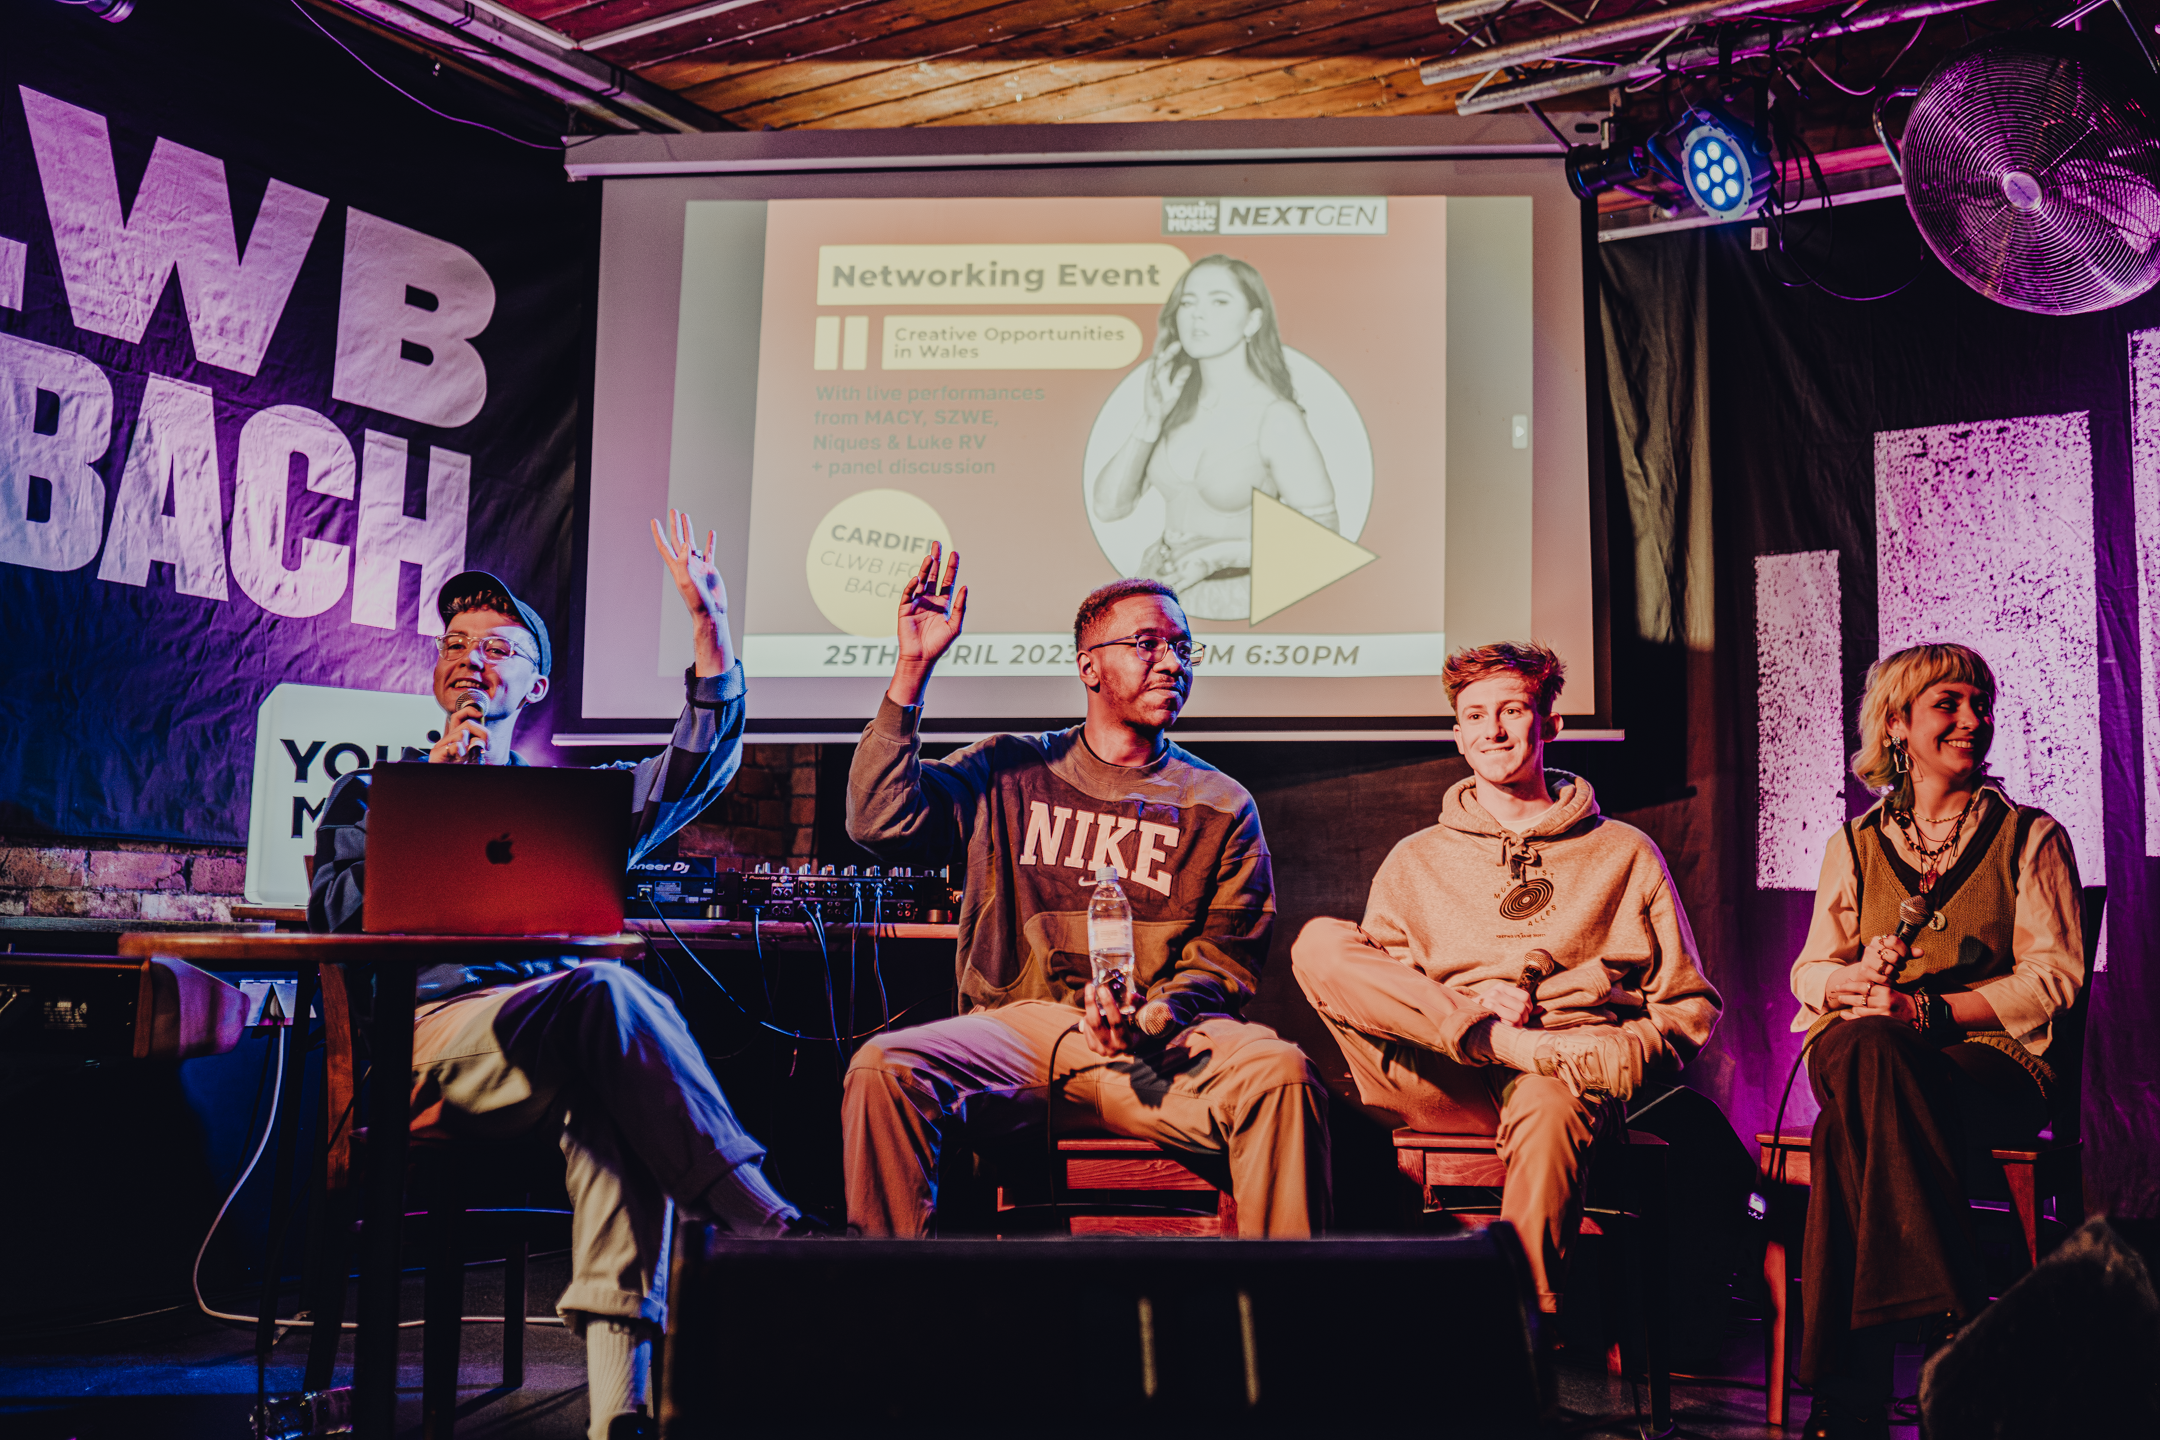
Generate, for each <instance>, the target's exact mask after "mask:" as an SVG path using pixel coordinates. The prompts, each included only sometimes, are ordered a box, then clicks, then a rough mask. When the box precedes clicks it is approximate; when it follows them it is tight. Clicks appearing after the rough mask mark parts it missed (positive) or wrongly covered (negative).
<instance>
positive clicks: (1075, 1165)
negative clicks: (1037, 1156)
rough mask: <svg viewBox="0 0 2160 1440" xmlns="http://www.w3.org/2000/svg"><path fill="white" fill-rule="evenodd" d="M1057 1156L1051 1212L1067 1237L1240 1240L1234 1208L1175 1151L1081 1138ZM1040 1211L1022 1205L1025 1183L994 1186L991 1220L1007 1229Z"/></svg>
mask: <svg viewBox="0 0 2160 1440" xmlns="http://www.w3.org/2000/svg"><path fill="white" fill-rule="evenodd" d="M1055 1153H1056V1158H1055V1164H1054V1166H1053V1167H1052V1170H1051V1175H1050V1198H1049V1206H1048V1209H1049V1214H1050V1216H1051V1218H1052V1220H1053V1222H1054V1224H1055V1226H1056V1228H1057V1229H1059V1230H1061V1231H1063V1232H1064V1233H1066V1234H1069V1235H1152V1236H1164V1235H1170V1236H1185V1237H1188V1238H1190V1237H1214V1238H1221V1239H1236V1238H1237V1233H1238V1221H1237V1201H1236V1200H1235V1199H1233V1198H1232V1197H1231V1195H1230V1192H1229V1191H1227V1190H1222V1189H1218V1188H1217V1186H1216V1184H1215V1182H1214V1181H1211V1180H1209V1179H1207V1178H1206V1177H1205V1176H1203V1175H1201V1174H1200V1173H1199V1172H1198V1171H1196V1170H1195V1169H1194V1168H1193V1167H1192V1165H1191V1164H1190V1163H1189V1162H1188V1161H1187V1160H1185V1159H1184V1158H1182V1157H1180V1156H1179V1155H1178V1153H1177V1152H1176V1151H1174V1150H1170V1149H1168V1148H1166V1147H1164V1146H1161V1145H1157V1144H1156V1143H1155V1142H1154V1141H1152V1140H1128V1139H1125V1138H1124V1137H1122V1136H1118V1135H1105V1134H1101V1133H1098V1132H1082V1133H1075V1134H1070V1135H1065V1136H1061V1137H1060V1138H1059V1139H1058V1141H1057V1143H1056V1152H1055ZM1042 1208H1043V1207H1041V1206H1039V1205H1037V1206H1030V1205H1029V1204H1028V1203H1027V1188H1026V1187H1025V1185H1024V1184H1018V1183H1015V1182H1013V1181H1011V1180H1004V1181H1000V1183H999V1184H998V1186H997V1201H996V1209H997V1214H996V1216H995V1217H993V1218H994V1220H996V1221H1004V1222H1006V1224H1007V1226H1011V1225H1013V1224H1014V1222H1017V1221H1018V1220H1019V1212H1022V1211H1025V1210H1029V1209H1033V1210H1037V1211H1040V1210H1041V1209H1042ZM1000 1228H1006V1227H1004V1226H1001V1227H1000Z"/></svg>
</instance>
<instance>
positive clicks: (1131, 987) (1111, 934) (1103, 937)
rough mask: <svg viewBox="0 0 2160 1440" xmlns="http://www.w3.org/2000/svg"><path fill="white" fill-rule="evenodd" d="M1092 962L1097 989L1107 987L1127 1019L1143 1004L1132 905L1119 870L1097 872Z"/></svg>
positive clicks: (1091, 915)
mask: <svg viewBox="0 0 2160 1440" xmlns="http://www.w3.org/2000/svg"><path fill="white" fill-rule="evenodd" d="M1088 962H1089V966H1090V968H1091V969H1092V970H1093V971H1094V972H1095V974H1094V979H1095V983H1096V984H1097V985H1099V986H1100V985H1107V986H1109V987H1110V993H1111V994H1112V995H1115V996H1116V997H1117V1002H1118V1008H1119V1009H1120V1010H1123V1011H1124V1012H1125V1013H1126V1014H1127V1015H1130V1014H1132V1013H1133V1010H1134V1008H1135V1007H1136V1006H1138V1004H1139V994H1138V988H1139V987H1138V986H1137V984H1136V983H1135V979H1136V977H1135V976H1134V974H1133V939H1132V902H1131V901H1130V900H1127V899H1126V898H1125V887H1124V886H1122V885H1120V884H1119V883H1118V873H1117V867H1116V866H1115V865H1105V866H1103V867H1102V868H1101V869H1100V870H1098V871H1096V872H1095V894H1094V896H1093V897H1092V898H1091V899H1089V901H1088Z"/></svg>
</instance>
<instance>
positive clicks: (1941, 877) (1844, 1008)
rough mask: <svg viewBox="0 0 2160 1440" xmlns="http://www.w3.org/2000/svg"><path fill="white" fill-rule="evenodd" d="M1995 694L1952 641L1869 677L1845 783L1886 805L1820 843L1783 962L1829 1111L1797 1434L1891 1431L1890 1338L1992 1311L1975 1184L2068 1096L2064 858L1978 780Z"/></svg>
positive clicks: (1892, 662) (2070, 921)
mask: <svg viewBox="0 0 2160 1440" xmlns="http://www.w3.org/2000/svg"><path fill="white" fill-rule="evenodd" d="M1995 694H1996V691H1995V676H1994V672H1993V671H1991V670H1990V669H1989V668H1988V664H1987V661H1985V660H1983V659H1982V658H1981V657H1980V655H1979V654H1978V653H1977V652H1976V651H1974V650H1972V649H1970V648H1968V647H1966V646H1964V645H1949V644H1943V645H1915V646H1913V647H1911V648H1910V649H1906V650H1900V651H1898V652H1897V653H1896V654H1894V655H1888V656H1885V657H1884V658H1883V659H1882V660H1880V661H1878V662H1876V664H1875V665H1874V666H1873V667H1872V668H1871V669H1870V670H1869V671H1868V678H1867V693H1866V695H1865V697H1864V698H1863V699H1862V700H1861V702H1860V734H1861V742H1862V743H1861V747H1860V750H1859V753H1858V754H1856V755H1855V756H1854V757H1853V773H1854V774H1856V775H1858V776H1859V777H1860V780H1861V782H1862V783H1864V784H1866V785H1867V786H1868V787H1869V788H1870V789H1873V790H1875V791H1876V792H1877V793H1878V794H1880V795H1881V796H1882V798H1881V799H1880V800H1879V801H1878V802H1877V803H1876V804H1875V805H1874V806H1872V807H1871V808H1870V809H1869V810H1868V811H1867V812H1866V813H1865V814H1863V815H1861V816H1860V817H1859V818H1858V819H1855V820H1851V821H1848V822H1847V823H1846V824H1845V825H1844V826H1843V827H1842V828H1841V829H1840V830H1839V832H1838V833H1837V834H1836V835H1835V836H1833V837H1832V838H1831V840H1830V843H1829V845H1828V846H1827V847H1826V848H1825V850H1824V853H1823V865H1822V879H1821V883H1820V884H1819V885H1818V886H1817V888H1816V891H1815V913H1814V918H1813V921H1812V923H1811V924H1810V925H1809V928H1808V937H1807V943H1806V945H1805V946H1804V947H1803V948H1802V950H1801V952H1800V958H1799V959H1798V960H1796V961H1794V962H1793V967H1792V988H1793V994H1794V995H1795V996H1796V997H1798V999H1799V1001H1800V1013H1799V1015H1798V1017H1797V1018H1796V1019H1795V1020H1794V1022H1793V1028H1794V1029H1796V1030H1799V1029H1805V1030H1807V1031H1808V1042H1807V1052H1806V1054H1807V1065H1808V1080H1809V1083H1810V1084H1811V1085H1812V1086H1813V1088H1814V1091H1815V1098H1816V1100H1817V1101H1818V1102H1819V1103H1820V1105H1821V1107H1822V1113H1821V1115H1820V1117H1819V1118H1818V1119H1817V1120H1816V1122H1815V1135H1814V1141H1813V1147H1812V1151H1811V1159H1812V1165H1813V1176H1814V1185H1813V1194H1812V1195H1811V1197H1810V1199H1809V1202H1808V1219H1807V1238H1806V1242H1805V1246H1804V1248H1803V1251H1802V1258H1801V1300H1802V1307H1803V1314H1804V1330H1803V1341H1802V1348H1801V1354H1800V1363H1799V1366H1798V1367H1797V1370H1798V1375H1799V1378H1800V1379H1801V1380H1802V1381H1804V1382H1809V1383H1812V1384H1813V1385H1814V1387H1815V1400H1814V1405H1813V1408H1812V1410H1811V1411H1810V1413H1809V1416H1808V1423H1807V1429H1806V1431H1805V1432H1804V1433H1805V1434H1806V1435H1807V1436H1808V1437H1811V1440H1816V1437H1821V1440H1836V1437H1846V1436H1887V1434H1888V1429H1887V1424H1888V1422H1887V1416H1886V1408H1887V1405H1888V1402H1889V1398H1890V1368H1891V1358H1892V1348H1893V1346H1894V1344H1895V1342H1896V1341H1897V1340H1898V1339H1899V1338H1900V1337H1901V1334H1902V1332H1904V1331H1907V1330H1911V1329H1913V1328H1914V1327H1913V1324H1912V1322H1932V1325H1933V1326H1942V1325H1945V1324H1947V1325H1949V1326H1955V1325H1959V1324H1962V1323H1963V1322H1964V1321H1965V1320H1967V1319H1969V1318H1970V1317H1971V1316H1972V1315H1973V1314H1974V1313H1975V1312H1976V1311H1977V1310H1978V1309H1979V1307H1980V1306H1981V1305H1983V1304H1985V1303H1986V1300H1987V1289H1986V1284H1985V1280H1984V1277H1983V1276H1982V1274H1981V1273H1980V1266H1979V1260H1978V1256H1977V1254H1976V1253H1975V1251H1974V1248H1973V1244H1972V1239H1971V1236H1970V1234H1969V1233H1968V1225H1969V1211H1968V1208H1967V1198H1966V1197H1967V1189H1968V1186H1967V1176H1968V1175H1971V1174H1976V1173H1982V1172H1979V1171H1977V1170H1975V1168H1974V1163H1975V1162H1977V1163H1979V1164H1985V1163H1986V1154H1985V1152H1986V1150H1987V1149H1989V1148H1991V1147H2002V1146H2008V1145H2014V1144H2019V1143H2024V1142H2029V1141H2030V1140H2032V1138H2033V1137H2034V1135H2035V1134H2036V1133H2037V1132H2038V1131H2039V1130H2040V1128H2041V1126H2042V1125H2044V1124H2045V1123H2047V1121H2048V1120H2049V1118H2050V1115H2051V1107H2052V1105H2053V1103H2054V1102H2055V1100H2056V1099H2057V1098H2058V1097H2059V1096H2060V1095H2061V1093H2062V1092H2063V1090H2064V1089H2065V1088H2067V1087H2065V1086H2063V1085H2062V1084H2061V1083H2060V1077H2059V1076H2058V1075H2057V1073H2056V1071H2055V1069H2054V1068H2053V1066H2052V1064H2051V1060H2052V1059H2060V1058H2061V1056H2060V1049H2059V1047H2057V1048H2055V1049H2053V1050H2051V1045H2050V1042H2051V1041H2052V1040H2053V1039H2054V1038H2055V1036H2054V1028H2055V1022H2056V1021H2057V1019H2058V1018H2059V1017H2061V1016H2062V1015H2063V1014H2064V1013H2065V1012H2066V1011H2068V1010H2069V1009H2070V1007H2071V1005H2072V1004H2073V1003H2074V1002H2075V1001H2076V999H2077V995H2078V990H2079V988H2080V986H2082V985H2083V984H2084V980H2085V958H2084V956H2085V949H2084V934H2083V926H2082V920H2081V913H2080V908H2079V907H2080V889H2079V885H2078V873H2077V858H2076V856H2075V854H2074V853H2073V852H2072V850H2071V847H2070V839H2069V836H2068V834H2067V833H2066V832H2065V831H2064V830H2063V828H2062V826H2061V825H2060V824H2058V823H2057V822H2056V821H2055V819H2054V818H2053V817H2052V816H2050V815H2048V814H2047V813H2046V812H2045V811H2042V810H2039V809H2035V808H2033V807H2030V806H2020V805H2016V804H2013V803H2012V802H2011V801H2010V800H2009V799H2008V798H2007V797H2006V796H2005V795H2004V794H2003V792H2002V790H2001V789H2000V788H1999V786H1998V785H1997V783H1996V782H1995V781H1994V780H1993V779H1991V778H1990V777H1989V775H1988V773H1987V752H1988V746H1989V743H1990V742H1991V741H1992V740H1993V739H1994V735H1995V729H1994V724H1995V721H1994V708H1995ZM1912 896H1919V897H1922V899H1923V900H1924V901H1925V903H1926V906H1927V909H1928V911H1929V912H1930V914H1931V917H1932V918H1931V919H1929V920H1928V922H1927V923H1926V925H1924V926H1923V927H1922V928H1921V929H1920V932H1919V934H1918V936H1917V937H1916V938H1915V939H1914V940H1913V941H1912V942H1911V943H1910V944H1908V943H1907V942H1905V941H1902V940H1900V939H1899V938H1898V937H1897V935H1896V934H1895V933H1894V932H1895V931H1896V930H1897V927H1898V921H1899V907H1900V906H1901V905H1903V904H1905V903H1906V901H1907V900H1908V899H1909V898H1910V897H1912Z"/></svg>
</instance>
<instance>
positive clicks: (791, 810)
mask: <svg viewBox="0 0 2160 1440" xmlns="http://www.w3.org/2000/svg"><path fill="white" fill-rule="evenodd" d="M817 755H818V747H817V746H815V745H745V746H743V762H742V769H740V770H739V771H737V772H736V774H735V781H734V783H733V784H731V785H729V786H728V788H727V793H726V794H724V795H722V796H721V797H720V799H719V800H718V801H716V802H715V803H714V804H713V805H712V806H711V807H709V808H708V809H707V810H706V811H705V813H704V814H703V815H701V816H699V817H698V818H697V820H695V821H694V822H692V823H691V824H689V825H687V826H685V827H684V828H683V833H682V842H681V845H680V847H679V848H680V851H681V853H682V854H685V855H712V856H716V857H719V858H720V860H721V863H722V864H723V865H725V864H726V863H727V862H728V861H729V860H730V859H742V860H748V861H756V860H785V861H790V862H797V861H803V860H808V859H810V858H811V852H812V844H811V841H812V837H813V835H814V833H815V831H816V826H817V772H818V765H817Z"/></svg>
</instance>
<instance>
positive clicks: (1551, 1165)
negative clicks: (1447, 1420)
mask: <svg viewBox="0 0 2160 1440" xmlns="http://www.w3.org/2000/svg"><path fill="white" fill-rule="evenodd" d="M1290 954H1291V959H1290V964H1291V973H1293V974H1294V975H1296V976H1297V981H1298V984H1299V985H1300V986H1302V987H1303V988H1304V991H1305V998H1306V999H1308V1000H1310V1001H1311V1002H1312V1007H1313V1009H1315V1010H1317V1011H1319V1012H1320V1018H1321V1019H1323V1020H1325V1021H1326V1022H1327V1026H1328V1029H1329V1030H1331V1031H1333V1032H1334V1035H1335V1039H1336V1040H1337V1041H1338V1042H1339V1043H1340V1044H1341V1045H1342V1051H1343V1058H1344V1059H1346V1060H1348V1061H1349V1062H1350V1074H1351V1077H1352V1078H1353V1079H1355V1080H1356V1081H1357V1087H1358V1096H1359V1098H1360V1099H1362V1100H1363V1101H1364V1102H1365V1103H1366V1104H1367V1105H1369V1106H1371V1107H1373V1108H1374V1109H1376V1110H1379V1111H1382V1112H1384V1113H1386V1114H1388V1115H1392V1116H1394V1117H1395V1118H1396V1120H1397V1123H1399V1124H1402V1125H1407V1126H1410V1127H1412V1128H1414V1129H1418V1130H1430V1131H1433V1132H1435V1133H1438V1134H1442V1135H1491V1136H1493V1137H1494V1139H1495V1140H1496V1142H1497V1144H1498V1148H1499V1152H1500V1159H1501V1161H1502V1163H1503V1164H1505V1165H1506V1166H1507V1184H1506V1185H1505V1187H1504V1188H1503V1189H1502V1190H1501V1192H1500V1218H1501V1219H1503V1220H1506V1221H1507V1222H1508V1223H1509V1224H1511V1225H1513V1226H1514V1227H1515V1230H1516V1233H1517V1234H1518V1235H1520V1236H1521V1237H1522V1242H1523V1248H1524V1250H1525V1251H1527V1252H1528V1254H1529V1258H1530V1275H1531V1279H1532V1281H1533V1282H1534V1283H1535V1284H1536V1286H1537V1292H1538V1305H1539V1308H1540V1309H1543V1310H1545V1311H1546V1312H1547V1313H1551V1312H1554V1311H1557V1310H1558V1309H1559V1308H1560V1292H1561V1288H1562V1286H1561V1277H1562V1276H1563V1275H1564V1274H1565V1273H1566V1269H1565V1265H1566V1259H1567V1248H1568V1245H1569V1243H1570V1242H1571V1241H1572V1240H1573V1239H1574V1238H1575V1231H1576V1228H1577V1227H1578V1226H1579V1225H1580V1224H1581V1222H1582V1187H1583V1182H1584V1180H1585V1178H1586V1177H1587V1172H1588V1169H1589V1158H1590V1147H1591V1143H1592V1142H1593V1141H1595V1140H1596V1138H1597V1135H1598V1132H1599V1130H1600V1128H1601V1127H1602V1126H1603V1124H1604V1123H1605V1122H1606V1120H1607V1119H1608V1118H1609V1114H1610V1107H1609V1106H1607V1105H1606V1104H1605V1103H1603V1102H1602V1101H1598V1100H1595V1099H1580V1098H1577V1097H1576V1096H1575V1095H1573V1094H1571V1093H1570V1092H1569V1090H1568V1088H1567V1086H1566V1085H1564V1084H1562V1083H1561V1082H1560V1081H1558V1080H1555V1079H1552V1078H1550V1077H1548V1076H1544V1075H1525V1074H1522V1073H1520V1072H1518V1071H1515V1070H1510V1069H1508V1068H1507V1067H1506V1066H1502V1065H1461V1064H1457V1063H1456V1062H1455V1061H1453V1060H1450V1059H1448V1058H1447V1057H1446V1056H1445V1055H1442V1054H1441V1053H1440V1052H1439V1050H1438V1049H1437V1048H1436V1047H1437V1044H1438V1041H1437V1039H1436V1037H1437V1035H1438V1034H1439V1029H1440V1022H1441V1020H1442V1019H1443V1018H1444V1017H1446V1016H1448V1015H1450V1014H1453V1013H1455V1012H1456V1011H1458V1010H1460V1009H1461V1007H1462V1006H1463V1004H1464V1003H1465V1002H1464V1001H1463V999H1462V997H1461V996H1459V995H1456V994H1454V993H1452V992H1450V991H1448V990H1446V989H1445V988H1443V987H1442V986H1441V985H1440V984H1439V983H1437V982H1436V981H1434V980H1431V979H1429V978H1427V977H1426V976H1425V975H1424V974H1423V973H1421V972H1420V971H1418V970H1416V969H1413V968H1412V967H1410V966H1408V965H1405V964H1403V963H1402V962H1401V961H1399V960H1396V959H1395V958H1394V957H1393V956H1391V955H1389V954H1388V953H1387V952H1386V951H1385V950H1382V949H1380V948H1379V947H1378V946H1376V945H1374V944H1373V943H1372V942H1371V941H1369V940H1367V939H1366V938H1365V933H1364V932H1363V931H1362V930H1360V929H1358V927H1357V926H1355V925H1352V924H1350V923H1349V922H1348V921H1345V920H1315V921H1313V922H1312V923H1311V924H1309V925H1307V926H1306V927H1305V929H1304V932H1303V933H1302V934H1300V935H1299V936H1298V938H1297V943H1296V945H1295V946H1293V947H1292V949H1291V952H1290Z"/></svg>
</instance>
